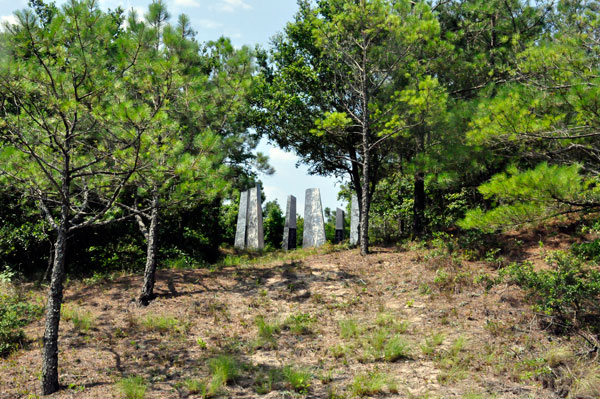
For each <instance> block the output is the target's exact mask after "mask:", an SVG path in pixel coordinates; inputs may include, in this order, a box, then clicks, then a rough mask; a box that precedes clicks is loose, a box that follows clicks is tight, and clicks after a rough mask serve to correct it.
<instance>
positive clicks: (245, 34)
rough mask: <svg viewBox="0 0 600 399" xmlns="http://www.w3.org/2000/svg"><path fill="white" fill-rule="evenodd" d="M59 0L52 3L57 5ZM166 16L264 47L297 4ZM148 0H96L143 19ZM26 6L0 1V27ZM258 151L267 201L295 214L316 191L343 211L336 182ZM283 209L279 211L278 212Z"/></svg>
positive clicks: (238, 5)
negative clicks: (264, 158) (292, 202)
mask: <svg viewBox="0 0 600 399" xmlns="http://www.w3.org/2000/svg"><path fill="white" fill-rule="evenodd" d="M64 2H65V1H64V0H58V1H56V3H57V4H63V3H64ZM166 2H167V4H168V6H169V12H170V13H171V16H172V19H173V20H174V21H175V20H176V17H177V15H179V14H182V13H185V14H187V15H188V16H189V17H190V19H191V21H192V25H193V27H194V29H195V30H196V32H197V38H198V40H199V41H207V40H214V39H217V38H219V37H220V36H227V37H229V38H231V41H232V43H233V44H234V45H235V46H239V47H241V46H243V45H250V46H254V45H256V44H260V45H262V46H263V47H269V43H270V38H271V37H272V36H273V35H275V34H276V33H278V32H281V30H282V29H283V28H284V26H285V24H286V23H287V22H288V21H291V20H292V19H293V16H294V14H295V13H296V11H297V9H298V6H297V4H296V0H167V1H166ZM149 3H150V0H98V4H99V5H100V7H102V8H104V9H107V8H111V9H114V8H116V7H117V6H121V7H123V8H124V9H126V10H129V9H131V8H135V9H136V10H137V11H138V15H143V14H144V13H145V11H146V9H147V7H148V4H149ZM25 7H27V0H0V23H1V22H4V21H12V20H13V18H14V17H13V16H12V14H13V13H14V11H16V10H19V9H22V8H25ZM258 151H261V152H263V153H265V154H267V155H269V157H270V159H271V164H272V165H273V167H274V168H275V171H276V172H275V174H274V175H273V176H264V175H261V176H260V179H261V180H262V182H263V186H264V192H265V194H266V197H267V200H272V199H277V201H278V202H279V204H280V205H281V206H282V208H285V204H286V198H287V196H288V195H289V194H292V195H294V196H296V198H297V201H298V203H297V210H298V213H300V214H302V213H303V210H304V192H305V189H307V188H319V189H320V190H321V201H322V203H323V207H330V208H332V209H335V207H336V206H339V207H343V204H341V203H339V202H338V200H337V192H338V190H339V184H337V182H336V180H335V179H333V178H324V177H320V176H310V175H308V173H307V168H306V167H305V166H303V165H300V166H299V167H298V168H296V163H297V161H298V158H297V157H296V156H295V155H294V154H291V153H288V152H284V151H282V150H281V149H279V148H276V147H274V146H271V145H269V144H268V143H267V142H266V141H265V140H263V141H262V142H261V144H260V145H259V148H258ZM284 211H285V209H284Z"/></svg>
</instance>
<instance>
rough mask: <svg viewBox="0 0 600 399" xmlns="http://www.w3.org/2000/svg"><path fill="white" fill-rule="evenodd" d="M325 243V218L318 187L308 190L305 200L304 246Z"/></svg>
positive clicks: (316, 245) (317, 245)
mask: <svg viewBox="0 0 600 399" xmlns="http://www.w3.org/2000/svg"><path fill="white" fill-rule="evenodd" d="M323 244H325V219H324V218H323V206H322V205H321V191H320V190H319V189H318V188H309V189H307V190H306V197H305V202H304V232H303V234H302V247H303V248H309V247H320V246H321V245H323Z"/></svg>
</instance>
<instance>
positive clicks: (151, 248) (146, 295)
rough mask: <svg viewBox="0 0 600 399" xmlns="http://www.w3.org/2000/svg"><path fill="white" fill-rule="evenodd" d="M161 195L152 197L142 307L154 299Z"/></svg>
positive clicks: (141, 296)
mask: <svg viewBox="0 0 600 399" xmlns="http://www.w3.org/2000/svg"><path fill="white" fill-rule="evenodd" d="M158 205H159V195H158V193H157V192H155V193H154V194H153V195H152V211H151V214H150V227H149V228H148V234H147V237H146V245H147V248H146V267H145V270H144V284H143V286H142V292H141V293H140V296H139V298H138V304H139V305H140V306H148V304H149V303H150V301H151V300H153V299H154V283H155V282H156V248H157V243H158V223H159V206H158Z"/></svg>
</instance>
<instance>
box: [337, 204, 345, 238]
mask: <svg viewBox="0 0 600 399" xmlns="http://www.w3.org/2000/svg"><path fill="white" fill-rule="evenodd" d="M344 216H345V215H344V211H342V210H341V209H340V208H337V209H336V210H335V243H336V244H339V243H341V242H342V241H344V224H345V220H344Z"/></svg>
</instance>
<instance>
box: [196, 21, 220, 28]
mask: <svg viewBox="0 0 600 399" xmlns="http://www.w3.org/2000/svg"><path fill="white" fill-rule="evenodd" d="M197 22H198V26H200V27H201V28H204V29H217V28H220V27H222V26H223V24H221V23H219V22H216V21H213V20H210V19H201V20H199V21H197Z"/></svg>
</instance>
